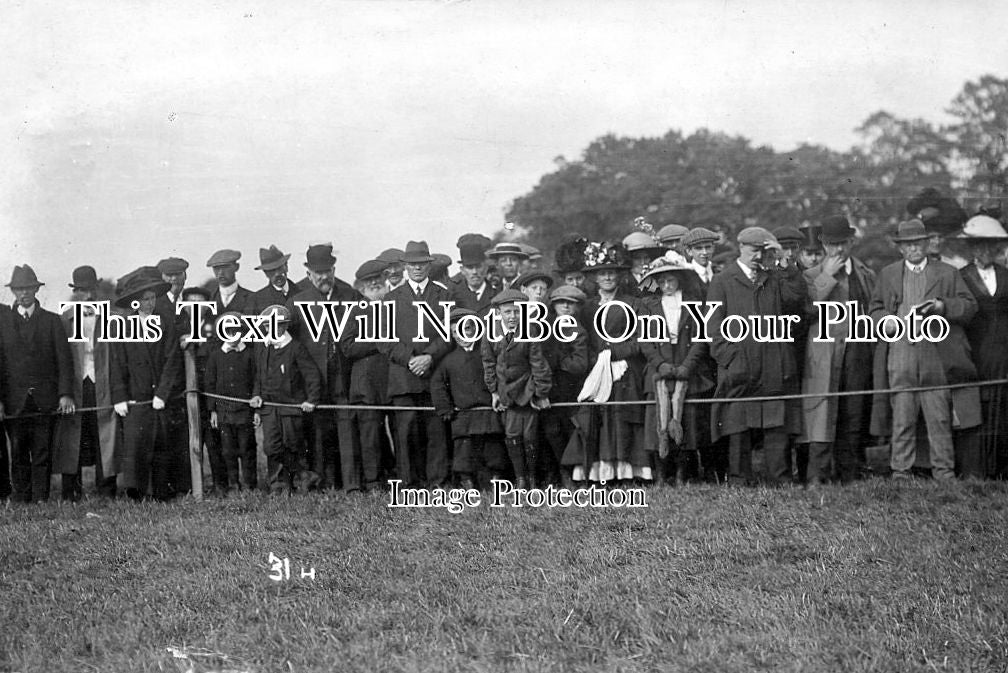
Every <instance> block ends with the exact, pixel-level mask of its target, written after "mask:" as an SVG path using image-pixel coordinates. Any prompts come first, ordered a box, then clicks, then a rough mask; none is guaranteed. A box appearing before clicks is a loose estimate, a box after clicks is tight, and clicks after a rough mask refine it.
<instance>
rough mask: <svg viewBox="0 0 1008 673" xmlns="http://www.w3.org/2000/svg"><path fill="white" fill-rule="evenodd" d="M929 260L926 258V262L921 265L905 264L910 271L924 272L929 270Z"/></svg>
mask: <svg viewBox="0 0 1008 673" xmlns="http://www.w3.org/2000/svg"><path fill="white" fill-rule="evenodd" d="M927 263H928V258H927V257H925V258H924V261H923V262H921V263H920V264H911V263H910V262H904V264H906V268H907V270H908V271H923V270H924V269H926V268H927Z"/></svg>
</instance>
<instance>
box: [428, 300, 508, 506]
mask: <svg viewBox="0 0 1008 673" xmlns="http://www.w3.org/2000/svg"><path fill="white" fill-rule="evenodd" d="M476 315H477V314H476V312H475V311H470V310H469V309H466V308H459V307H456V308H454V309H452V312H451V327H452V338H453V339H454V340H455V348H454V349H453V350H452V351H451V352H450V353H448V355H446V356H445V357H444V358H443V359H442V360H441V362H440V363H438V366H437V367H436V368H435V369H434V374H433V375H432V376H431V399H432V400H433V402H434V408H435V409H436V410H437V414H438V416H440V417H441V419H442V420H443V421H445V422H446V423H451V435H452V439H453V440H454V443H455V453H454V459H453V462H452V469H453V470H454V472H455V475H456V476H457V477H458V479H459V483H460V485H461V486H462V488H465V489H470V488H476V474H477V465H478V464H481V463H483V464H485V463H486V460H485V458H486V456H485V454H484V446H485V445H486V443H487V441H488V440H493V439H494V438H496V437H497V436H499V435H500V434H501V433H502V431H503V429H502V428H501V424H500V418H498V416H497V414H496V412H494V411H491V410H489V409H486V408H484V409H477V408H475V407H489V406H490V405H491V404H492V402H493V399H492V397H491V395H490V391H489V390H487V388H486V386H485V385H484V383H483V359H482V354H481V352H480V349H479V348H478V342H477V341H476V340H475V339H470V338H468V337H467V336H466V334H464V333H463V332H462V331H461V330H460V329H459V321H460V320H461V319H462V318H463V317H464V316H476ZM498 441H499V440H498Z"/></svg>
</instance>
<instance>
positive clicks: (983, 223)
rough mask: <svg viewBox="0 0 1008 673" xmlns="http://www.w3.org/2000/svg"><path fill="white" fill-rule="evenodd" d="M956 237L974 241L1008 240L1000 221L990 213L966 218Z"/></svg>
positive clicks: (1007, 234)
mask: <svg viewBox="0 0 1008 673" xmlns="http://www.w3.org/2000/svg"><path fill="white" fill-rule="evenodd" d="M956 238H962V239H967V240H974V241H980V240H983V241H1008V233H1005V230H1004V227H1003V226H1001V223H1000V222H998V221H997V220H995V219H994V218H993V217H991V216H990V215H974V216H973V217H971V218H969V219H968V220H966V225H965V226H964V227H963V230H962V233H960V234H959V235H958V236H956Z"/></svg>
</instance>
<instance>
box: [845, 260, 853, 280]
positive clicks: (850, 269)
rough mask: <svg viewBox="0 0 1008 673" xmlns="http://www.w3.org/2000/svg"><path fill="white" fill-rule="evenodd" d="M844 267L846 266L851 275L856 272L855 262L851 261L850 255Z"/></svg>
mask: <svg viewBox="0 0 1008 673" xmlns="http://www.w3.org/2000/svg"><path fill="white" fill-rule="evenodd" d="M843 268H844V271H846V272H847V275H848V276H850V275H851V274H853V273H854V262H852V261H851V258H850V257H848V258H847V261H846V262H844V266H843Z"/></svg>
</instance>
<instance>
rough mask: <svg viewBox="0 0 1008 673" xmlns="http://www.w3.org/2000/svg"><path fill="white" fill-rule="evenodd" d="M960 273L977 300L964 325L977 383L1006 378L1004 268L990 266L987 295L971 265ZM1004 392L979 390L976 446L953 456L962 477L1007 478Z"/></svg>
mask: <svg viewBox="0 0 1008 673" xmlns="http://www.w3.org/2000/svg"><path fill="white" fill-rule="evenodd" d="M960 273H961V274H962V277H963V280H964V281H966V285H967V287H969V289H970V291H971V292H972V293H973V296H974V297H976V300H977V313H976V315H975V316H974V317H973V320H972V321H970V323H969V325H967V326H966V338H967V339H968V340H969V344H970V350H971V351H972V355H973V363H974V364H975V365H976V369H977V377H978V378H979V379H980V380H987V381H990V380H993V379H1003V378H1008V348H1005V334H1006V333H1008V269H1006V268H1005V267H1003V266H1001V265H1000V264H994V277H995V279H996V281H997V287H996V288H995V291H994V296H991V294H990V292H989V291H988V290H987V286H986V285H985V284H984V282H983V280H982V279H981V278H980V273H979V271H978V270H977V267H976V265H975V264H970V265H968V266H966V267H964V268H963V269H962V270H961V271H960ZM1006 404H1008V391H1006V389H1005V386H984V387H982V388H980V406H981V414H982V417H983V424H982V426H981V428H980V438H979V442H978V444H979V446H978V450H977V451H973V452H971V454H973V455H968V456H963V455H957V456H956V457H957V458H958V459H959V460H958V461H957V462H959V463H961V464H960V465H957V467H958V468H959V469H958V471H959V473H960V474H961V475H963V476H975V477H981V478H986V477H994V476H997V477H999V478H1005V477H1008V409H1006V408H1005V405H1006Z"/></svg>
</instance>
